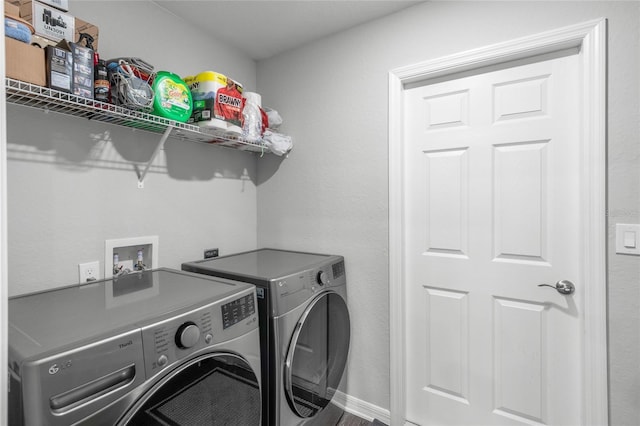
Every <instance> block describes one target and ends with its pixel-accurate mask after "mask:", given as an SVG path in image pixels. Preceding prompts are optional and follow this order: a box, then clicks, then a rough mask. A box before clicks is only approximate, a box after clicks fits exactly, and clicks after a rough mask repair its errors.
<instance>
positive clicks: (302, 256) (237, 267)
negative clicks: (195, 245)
mask: <svg viewBox="0 0 640 426" xmlns="http://www.w3.org/2000/svg"><path fill="white" fill-rule="evenodd" d="M339 260H342V256H335V255H327V254H317V253H304V252H297V251H288V250H278V249H267V248H265V249H260V250H254V251H248V252H244V253H238V254H232V255H229V256H222V257H216V258H213V259H206V260H202V261H197V262H192V263H190V264H189V265H191V266H192V267H193V268H189V269H188V270H191V271H201V272H204V273H207V272H221V273H222V275H223V276H225V277H227V278H231V279H243V278H245V277H255V278H259V279H262V280H273V279H277V278H281V277H285V276H287V275H291V274H295V273H299V272H302V271H306V270H308V269H312V268H317V267H319V266H321V265H324V264H326V263H330V262H336V261H339Z"/></svg>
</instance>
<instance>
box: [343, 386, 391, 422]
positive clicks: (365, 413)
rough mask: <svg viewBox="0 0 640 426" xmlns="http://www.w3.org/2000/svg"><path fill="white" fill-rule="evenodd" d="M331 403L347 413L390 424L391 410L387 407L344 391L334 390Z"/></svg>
mask: <svg viewBox="0 0 640 426" xmlns="http://www.w3.org/2000/svg"><path fill="white" fill-rule="evenodd" d="M332 403H334V404H336V405H337V406H339V407H340V408H342V409H343V410H344V411H346V412H347V413H351V414H354V415H356V416H358V417H361V418H363V419H365V420H368V421H370V422H371V421H373V419H378V420H380V421H381V422H383V423H386V424H390V422H391V412H390V411H389V410H387V409H384V408H381V407H378V406H377V405H373V404H371V403H369V402H367V401H363V400H361V399H358V398H356V397H353V396H351V395H347V394H346V393H344V392H340V391H336V393H335V395H334V396H333V399H332Z"/></svg>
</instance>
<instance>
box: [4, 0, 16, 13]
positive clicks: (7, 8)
mask: <svg viewBox="0 0 640 426" xmlns="http://www.w3.org/2000/svg"><path fill="white" fill-rule="evenodd" d="M4 14H5V15H11V16H20V6H16V5H15V4H11V3H10V2H8V1H5V2H4Z"/></svg>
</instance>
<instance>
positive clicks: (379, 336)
mask: <svg viewBox="0 0 640 426" xmlns="http://www.w3.org/2000/svg"><path fill="white" fill-rule="evenodd" d="M639 8H640V4H639V3H636V2H495V3H492V2H449V1H445V2H430V3H425V4H421V5H418V6H415V7H413V8H411V9H407V10H405V11H402V12H400V13H397V14H395V15H393V16H391V17H387V18H385V19H382V20H379V21H376V22H373V23H370V24H366V25H363V26H359V27H356V28H353V29H351V30H349V31H346V32H344V33H341V34H338V35H335V36H333V37H329V38H326V39H324V40H321V41H319V42H316V43H313V44H310V45H307V46H304V47H303V48H300V49H297V50H294V51H290V52H288V53H285V54H282V55H279V56H277V57H275V58H272V59H269V60H265V61H261V62H259V63H258V73H257V75H258V89H259V91H260V92H261V93H262V94H263V100H265V99H266V101H267V102H268V103H272V104H274V105H278V106H279V107H280V109H281V112H282V115H283V116H284V117H286V118H285V120H286V123H287V124H288V126H287V129H288V132H289V133H290V134H292V135H293V136H294V138H295V147H294V150H293V151H292V153H291V154H290V156H289V159H287V160H286V161H281V160H280V159H279V158H268V159H267V160H266V161H263V162H260V164H259V167H258V172H259V173H258V176H259V187H258V206H259V214H258V245H259V246H274V247H287V248H294V249H300V250H314V251H324V252H330V253H339V254H342V255H344V256H345V258H346V265H347V274H348V277H349V289H348V290H349V307H350V310H351V313H352V319H353V329H354V330H355V332H354V334H353V347H352V351H351V355H350V357H351V358H350V364H349V374H348V380H347V384H346V392H347V393H348V394H349V395H351V396H354V397H356V398H359V399H361V400H364V401H367V402H369V403H371V404H374V405H376V406H379V407H382V408H388V407H389V350H388V347H389V315H388V314H389V303H388V300H389V283H388V262H387V255H388V210H389V206H388V145H387V130H388V129H387V105H388V96H387V93H388V85H387V73H388V71H389V70H391V69H393V68H396V67H400V66H404V65H409V64H414V63H417V62H421V61H424V60H428V59H434V58H439V57H442V56H445V55H449V54H453V53H458V52H462V51H465V50H469V49H473V48H478V47H482V46H486V45H489V44H493V43H497V42H502V41H506V40H510V39H513V38H517V37H521V36H526V35H531V34H535V33H539V32H543V31H547V30H552V29H556V28H559V27H562V26H566V25H571V24H577V23H580V22H584V21H587V20H591V19H596V18H601V17H604V18H607V19H608V25H609V31H608V40H609V41H608V48H609V68H608V72H609V75H608V90H609V92H608V125H609V130H608V189H609V194H608V203H609V211H608V218H609V225H608V226H609V235H610V244H609V247H608V249H609V255H608V262H609V283H608V286H609V292H608V294H609V301H608V303H609V333H610V334H609V339H610V345H609V355H610V374H611V376H610V406H611V424H612V425H635V424H640V404H639V402H640V400H639V398H640V380H639V379H640V376H639V374H638V373H639V366H638V359H639V358H640V357H639V355H640V353H639V347H640V341H639V339H640V303H639V302H640V285H639V284H640V283H639V281H640V257H632V256H621V255H616V254H615V253H614V251H615V250H614V249H613V243H614V241H613V237H614V228H615V223H638V222H640V148H639V146H640V145H639V143H638V130H639V127H638V122H639V120H638V119H639V116H638V112H639V108H638V98H639V94H640V88H639V85H638V75H640V67H639V56H638V55H639V54H638V52H639V48H640V46H639V40H640V32H639V25H638V24H639V22H640V10H639Z"/></svg>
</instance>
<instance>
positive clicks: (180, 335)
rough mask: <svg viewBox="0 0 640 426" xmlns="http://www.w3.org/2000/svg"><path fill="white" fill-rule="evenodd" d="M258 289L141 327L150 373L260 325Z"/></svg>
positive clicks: (146, 365)
mask: <svg viewBox="0 0 640 426" xmlns="http://www.w3.org/2000/svg"><path fill="white" fill-rule="evenodd" d="M256 306H257V305H256V293H255V289H251V291H248V290H247V291H245V292H243V293H242V295H240V296H238V295H234V296H233V297H232V298H227V299H223V300H221V301H219V302H214V303H210V304H208V305H205V306H202V307H200V308H198V309H195V310H192V311H189V312H186V313H183V314H181V315H178V316H175V317H173V318H170V319H166V320H164V321H160V322H156V323H154V324H151V325H149V326H147V327H143V328H142V343H143V347H144V358H145V371H146V373H147V377H151V376H153V375H155V374H157V373H158V372H159V371H160V370H162V369H164V368H166V367H167V366H169V365H171V364H173V363H175V362H176V361H179V360H181V359H184V358H185V357H188V356H190V355H191V354H193V353H195V352H197V351H200V350H202V349H206V348H208V347H213V346H215V345H216V344H218V343H220V342H226V341H229V340H231V339H233V338H236V337H239V336H242V335H244V334H246V333H248V332H249V331H252V330H253V329H255V328H258V315H257V310H256Z"/></svg>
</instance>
